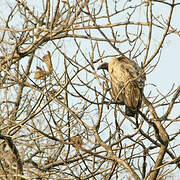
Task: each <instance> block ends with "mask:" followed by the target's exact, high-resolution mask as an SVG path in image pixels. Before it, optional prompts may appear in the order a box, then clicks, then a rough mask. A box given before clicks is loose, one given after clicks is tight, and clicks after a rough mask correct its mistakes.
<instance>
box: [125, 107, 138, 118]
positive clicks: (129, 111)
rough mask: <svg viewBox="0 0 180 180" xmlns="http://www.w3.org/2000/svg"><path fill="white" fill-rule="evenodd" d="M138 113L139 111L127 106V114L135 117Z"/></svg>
mask: <svg viewBox="0 0 180 180" xmlns="http://www.w3.org/2000/svg"><path fill="white" fill-rule="evenodd" d="M136 113H137V111H133V110H132V109H131V108H129V107H127V106H126V109H125V114H126V115H127V116H131V117H135V115H136Z"/></svg>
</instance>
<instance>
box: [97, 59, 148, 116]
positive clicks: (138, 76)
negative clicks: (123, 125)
mask: <svg viewBox="0 0 180 180" xmlns="http://www.w3.org/2000/svg"><path fill="white" fill-rule="evenodd" d="M98 69H105V70H107V71H108V72H109V75H110V79H111V87H112V93H113V98H114V100H115V101H117V102H119V103H120V104H122V105H125V114H126V115H127V116H131V117H135V115H136V114H137V112H138V109H139V108H140V107H141V102H142V95H143V88H144V85H145V80H146V77H145V74H144V73H143V70H142V69H141V68H140V67H139V66H138V64H137V63H136V62H134V61H132V60H130V59H128V58H126V57H123V56H122V57H119V58H115V57H113V58H112V59H111V60H110V62H109V63H107V62H105V63H102V64H101V65H100V66H99V67H98Z"/></svg>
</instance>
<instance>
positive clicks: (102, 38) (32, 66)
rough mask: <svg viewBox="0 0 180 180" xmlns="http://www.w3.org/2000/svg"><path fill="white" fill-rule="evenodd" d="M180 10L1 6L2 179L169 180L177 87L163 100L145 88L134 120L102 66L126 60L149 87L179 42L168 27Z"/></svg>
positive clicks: (106, 4)
mask: <svg viewBox="0 0 180 180" xmlns="http://www.w3.org/2000/svg"><path fill="white" fill-rule="evenodd" d="M179 7H180V3H179V2H178V0H168V1H166V0H156V1H155V0H154V1H151V0H133V1H130V0H41V1H40V0H38V1H30V0H26V1H25V0H11V1H8V0H2V1H1V9H0V152H1V153H0V179H32V178H34V179H84V180H85V179H95V180H98V179H136V180H140V179H151V180H154V179H168V178H171V179H173V177H175V175H177V173H178V171H179V168H180V156H179V155H180V154H179V152H178V148H179V143H180V142H178V135H179V134H180V133H179V131H178V130H177V128H174V130H173V127H177V125H178V122H179V120H180V113H179V109H180V106H179V103H180V99H179V94H180V86H179V87H178V84H176V82H172V84H173V83H175V85H173V86H172V84H171V85H168V84H167V90H166V92H168V93H166V94H162V93H161V92H160V91H159V87H158V86H156V84H154V83H153V82H152V81H151V82H149V81H147V84H146V87H145V91H144V97H143V103H142V107H141V109H140V112H139V116H138V119H137V120H135V118H131V117H127V116H126V115H125V113H124V112H125V111H124V107H123V106H121V105H120V104H118V102H114V101H113V99H112V97H111V93H112V92H111V86H110V82H109V75H108V73H107V72H105V71H101V72H99V71H97V67H98V65H99V64H100V63H102V62H105V61H106V62H107V61H109V60H110V59H111V58H112V57H119V56H121V55H125V56H126V57H128V58H129V59H133V60H134V61H136V62H138V64H139V65H140V66H141V67H142V68H143V69H144V71H145V72H146V76H147V78H148V76H149V75H150V74H153V72H154V70H155V69H156V68H157V67H159V66H160V63H159V62H161V61H163V59H162V54H163V49H164V48H166V46H165V43H166V39H167V37H168V38H171V36H172V35H176V38H179V36H180V29H178V28H177V27H176V26H174V25H173V23H172V19H173V18H174V16H173V13H174V11H175V10H176V9H177V8H179ZM158 9H164V10H165V11H166V13H163V12H162V13H161V12H160V11H159V10H158ZM177 58H179V57H177ZM160 68H161V67H160ZM171 86H172V87H171ZM155 90H156V92H155ZM178 106H179V107H178Z"/></svg>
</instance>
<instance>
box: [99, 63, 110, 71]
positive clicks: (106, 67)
mask: <svg viewBox="0 0 180 180" xmlns="http://www.w3.org/2000/svg"><path fill="white" fill-rule="evenodd" d="M99 69H105V70H108V63H107V62H104V63H102V64H101V65H99V66H98V68H97V70H99Z"/></svg>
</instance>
